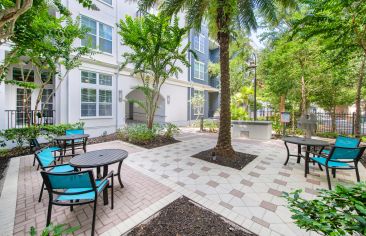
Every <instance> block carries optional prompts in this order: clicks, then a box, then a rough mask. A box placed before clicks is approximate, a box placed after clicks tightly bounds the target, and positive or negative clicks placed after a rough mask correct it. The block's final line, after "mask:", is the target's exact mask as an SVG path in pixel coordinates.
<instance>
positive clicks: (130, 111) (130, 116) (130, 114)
mask: <svg viewBox="0 0 366 236" xmlns="http://www.w3.org/2000/svg"><path fill="white" fill-rule="evenodd" d="M133 107H134V104H133V102H129V103H128V119H129V120H133Z"/></svg>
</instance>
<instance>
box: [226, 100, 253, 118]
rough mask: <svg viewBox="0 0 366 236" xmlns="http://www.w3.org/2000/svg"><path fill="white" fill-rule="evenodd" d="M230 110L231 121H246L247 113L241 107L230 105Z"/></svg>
mask: <svg viewBox="0 0 366 236" xmlns="http://www.w3.org/2000/svg"><path fill="white" fill-rule="evenodd" d="M230 110H231V119H232V120H248V119H249V116H248V113H247V112H246V111H245V110H244V108H243V107H238V106H236V105H234V104H231V105H230Z"/></svg>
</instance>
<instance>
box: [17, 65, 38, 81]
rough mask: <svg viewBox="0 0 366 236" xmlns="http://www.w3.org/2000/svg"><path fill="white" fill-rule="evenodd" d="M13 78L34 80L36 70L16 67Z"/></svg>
mask: <svg viewBox="0 0 366 236" xmlns="http://www.w3.org/2000/svg"><path fill="white" fill-rule="evenodd" d="M13 80H16V81H27V82H34V71H33V70H32V71H29V70H27V69H23V71H22V70H21V69H19V68H16V67H14V68H13Z"/></svg>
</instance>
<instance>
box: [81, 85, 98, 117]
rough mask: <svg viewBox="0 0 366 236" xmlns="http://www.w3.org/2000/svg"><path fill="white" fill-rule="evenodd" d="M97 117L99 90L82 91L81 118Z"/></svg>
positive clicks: (84, 89)
mask: <svg viewBox="0 0 366 236" xmlns="http://www.w3.org/2000/svg"><path fill="white" fill-rule="evenodd" d="M96 115H97V90H96V89H87V88H82V89H81V116H96Z"/></svg>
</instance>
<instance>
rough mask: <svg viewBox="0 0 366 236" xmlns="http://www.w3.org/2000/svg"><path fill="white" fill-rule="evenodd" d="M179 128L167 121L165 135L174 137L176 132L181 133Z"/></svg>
mask: <svg viewBox="0 0 366 236" xmlns="http://www.w3.org/2000/svg"><path fill="white" fill-rule="evenodd" d="M179 131H180V130H179V128H178V126H176V125H175V124H172V123H167V124H165V125H164V134H163V135H164V136H165V137H166V138H173V137H174V135H175V134H178V133H179Z"/></svg>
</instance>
